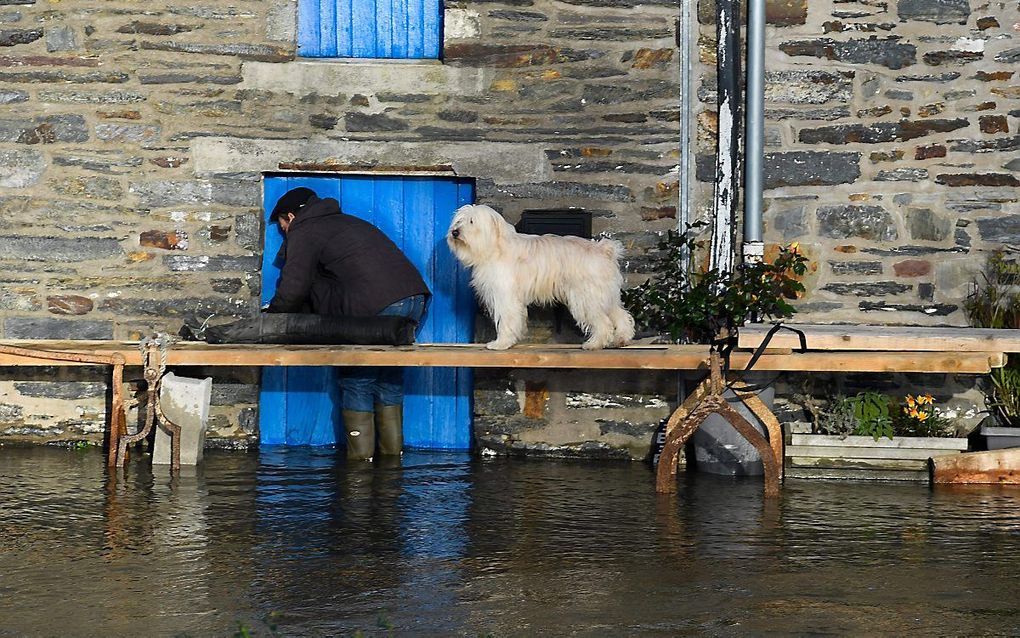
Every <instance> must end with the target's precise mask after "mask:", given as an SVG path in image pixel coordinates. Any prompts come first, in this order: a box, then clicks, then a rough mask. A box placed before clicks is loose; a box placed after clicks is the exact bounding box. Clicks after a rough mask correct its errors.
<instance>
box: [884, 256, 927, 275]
mask: <svg viewBox="0 0 1020 638" xmlns="http://www.w3.org/2000/svg"><path fill="white" fill-rule="evenodd" d="M893 272H894V273H896V276H897V277H925V276H927V275H930V274H931V262H930V261H927V260H924V259H904V260H903V261H899V262H896V263H895V264H893Z"/></svg>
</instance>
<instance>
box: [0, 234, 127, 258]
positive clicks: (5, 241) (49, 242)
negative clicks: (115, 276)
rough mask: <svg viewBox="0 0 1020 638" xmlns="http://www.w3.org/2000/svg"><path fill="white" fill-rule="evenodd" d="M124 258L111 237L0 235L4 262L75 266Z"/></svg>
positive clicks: (116, 241)
mask: <svg viewBox="0 0 1020 638" xmlns="http://www.w3.org/2000/svg"><path fill="white" fill-rule="evenodd" d="M123 254H124V251H123V250H122V249H121V247H120V242H119V241H118V240H117V239H115V238H113V237H35V236H30V235H0V256H2V258H3V259H20V260H27V261H60V262H71V263H77V262H80V261H87V260H93V259H110V258H112V257H120V256H121V255H123Z"/></svg>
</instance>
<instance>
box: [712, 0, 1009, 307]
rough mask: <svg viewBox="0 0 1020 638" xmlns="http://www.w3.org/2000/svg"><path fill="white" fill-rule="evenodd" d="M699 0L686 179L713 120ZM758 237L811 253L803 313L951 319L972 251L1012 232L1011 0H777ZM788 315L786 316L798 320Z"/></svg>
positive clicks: (770, 35)
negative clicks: (693, 134) (694, 139)
mask: <svg viewBox="0 0 1020 638" xmlns="http://www.w3.org/2000/svg"><path fill="white" fill-rule="evenodd" d="M713 7H714V4H713V3H712V2H708V1H705V2H702V3H701V4H700V5H699V9H700V10H699V18H700V22H701V24H702V43H701V64H702V67H701V75H702V81H701V85H700V90H699V95H698V97H699V99H700V101H701V108H702V112H701V113H700V114H699V120H698V121H699V125H700V127H701V130H700V135H699V141H700V148H699V151H700V153H701V161H700V162H699V178H700V179H702V180H709V179H711V156H710V153H714V150H715V149H714V145H713V140H712V137H713V133H714V126H715V122H716V116H715V110H714V109H715V102H714V100H715V92H714V90H713V78H714V74H715V69H714V65H715V50H714V47H715V45H714V38H715V33H714V25H713V24H712V22H713V17H714V8H713ZM768 8H769V12H768V13H769V15H768V19H769V23H770V27H769V29H768V32H767V44H766V46H767V54H766V68H767V78H766V112H765V115H766V120H767V131H766V146H767V149H766V150H767V157H766V184H765V186H766V189H767V190H766V212H765V224H766V228H765V237H766V240H767V241H772V242H791V241H799V242H800V244H801V246H802V247H803V248H804V249H805V250H806V251H807V253H808V254H809V255H810V256H811V257H812V259H813V260H815V262H816V266H817V268H816V271H815V272H814V274H813V276H812V278H811V280H810V281H809V291H808V294H807V296H806V297H805V299H804V300H803V301H802V303H800V305H799V308H800V311H801V312H802V313H803V315H804V318H808V319H810V320H812V321H818V322H833V321H838V322H861V323H900V324H917V325H935V324H938V325H966V317H965V316H964V315H963V313H962V312H961V301H962V300H963V299H964V298H965V296H966V294H967V292H968V285H969V283H970V282H971V281H972V278H973V276H974V274H975V272H976V271H977V270H978V269H980V267H981V266H982V264H983V260H984V256H985V254H986V253H987V252H988V251H989V250H990V249H992V248H996V247H999V246H1001V245H1002V244H1013V245H1015V244H1016V243H1017V242H1018V240H1020V206H1018V205H1017V198H1018V192H1020V191H1018V189H1017V187H1018V186H1020V130H1018V128H1020V84H1018V82H1020V78H1018V77H1017V72H1016V68H1017V62H1018V61H1020V35H1018V34H1020V11H1018V5H1017V3H1016V2H990V3H983V2H982V3H978V2H968V1H967V0H898V1H896V0H892V1H888V2H886V1H882V2H873V1H871V0H860V1H856V2H843V1H834V2H828V1H824V0H823V1H812V2H810V3H809V2H807V0H776V1H774V2H770V3H769V7H768ZM798 319H799V320H800V319H801V317H798Z"/></svg>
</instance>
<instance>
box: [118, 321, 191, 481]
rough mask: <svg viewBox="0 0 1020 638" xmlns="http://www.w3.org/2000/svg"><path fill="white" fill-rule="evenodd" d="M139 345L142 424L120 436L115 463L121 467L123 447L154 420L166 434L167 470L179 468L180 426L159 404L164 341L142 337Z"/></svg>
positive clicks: (142, 436)
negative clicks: (143, 395) (143, 391)
mask: <svg viewBox="0 0 1020 638" xmlns="http://www.w3.org/2000/svg"><path fill="white" fill-rule="evenodd" d="M141 346H142V364H143V366H144V372H143V377H144V378H145V383H146V384H147V390H146V395H147V397H146V401H145V425H144V426H143V427H142V429H141V430H139V431H138V432H137V433H135V434H131V435H126V436H123V437H121V439H120V444H119V446H118V447H117V457H116V465H117V467H124V464H125V463H126V462H127V448H128V446H129V445H131V444H132V443H137V442H138V441H141V440H144V439H145V437H147V436H149V433H150V432H152V428H153V427H154V426H155V423H156V419H157V418H158V419H159V422H160V425H162V427H163V428H164V429H165V430H166V431H167V432H168V433H169V434H170V469H171V470H179V469H181V426H179V425H177V424H176V423H174V422H173V421H171V420H170V419H168V418H167V417H166V415H165V414H163V408H162V407H161V406H160V405H159V388H160V384H161V383H162V381H163V374H164V373H165V372H166V350H165V349H166V347H167V343H166V342H165V341H161V340H160V339H159V338H156V339H145V340H143V341H142V343H141Z"/></svg>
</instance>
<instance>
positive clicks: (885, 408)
mask: <svg viewBox="0 0 1020 638" xmlns="http://www.w3.org/2000/svg"><path fill="white" fill-rule="evenodd" d="M850 401H851V402H852V409H853V413H854V418H855V419H857V429H856V430H855V431H854V434H859V435H862V436H870V437H872V438H874V439H875V440H876V441H877V440H879V439H880V438H882V437H883V436H886V437H889V438H890V439H891V438H893V434H894V430H893V423H892V416H891V415H890V414H889V398H888V397H887V396H885V395H884V394H881V393H879V392H875V391H873V390H869V391H867V392H859V393H858V394H857V396H855V397H853V398H852V399H850Z"/></svg>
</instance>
